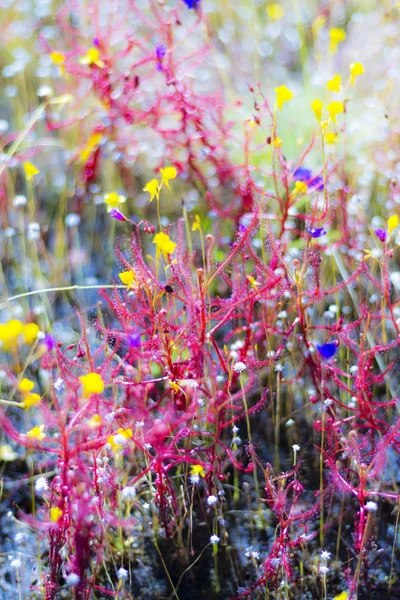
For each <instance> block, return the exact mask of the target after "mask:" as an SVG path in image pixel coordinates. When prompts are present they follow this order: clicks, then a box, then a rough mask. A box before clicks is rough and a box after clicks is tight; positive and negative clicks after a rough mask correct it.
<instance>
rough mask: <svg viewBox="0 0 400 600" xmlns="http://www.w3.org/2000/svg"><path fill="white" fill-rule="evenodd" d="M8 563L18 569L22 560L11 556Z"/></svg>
mask: <svg viewBox="0 0 400 600" xmlns="http://www.w3.org/2000/svg"><path fill="white" fill-rule="evenodd" d="M10 565H11V567H12V568H13V569H19V568H20V567H22V562H21V561H20V559H19V558H13V559H12V561H11V562H10Z"/></svg>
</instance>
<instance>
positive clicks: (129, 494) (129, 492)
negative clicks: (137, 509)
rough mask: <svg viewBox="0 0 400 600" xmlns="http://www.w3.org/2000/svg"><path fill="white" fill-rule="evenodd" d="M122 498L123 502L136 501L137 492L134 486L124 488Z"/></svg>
mask: <svg viewBox="0 0 400 600" xmlns="http://www.w3.org/2000/svg"><path fill="white" fill-rule="evenodd" d="M121 498H122V500H134V499H135V498H136V490H135V488H134V487H133V485H130V486H127V487H124V488H123V489H122V490H121Z"/></svg>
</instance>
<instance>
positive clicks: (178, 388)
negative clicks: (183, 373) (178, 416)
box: [169, 381, 181, 393]
mask: <svg viewBox="0 0 400 600" xmlns="http://www.w3.org/2000/svg"><path fill="white" fill-rule="evenodd" d="M169 387H170V388H171V389H172V390H174V392H176V393H177V392H180V391H181V388H180V387H179V385H178V384H177V383H175V381H170V382H169Z"/></svg>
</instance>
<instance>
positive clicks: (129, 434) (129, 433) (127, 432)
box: [117, 429, 133, 440]
mask: <svg viewBox="0 0 400 600" xmlns="http://www.w3.org/2000/svg"><path fill="white" fill-rule="evenodd" d="M117 433H118V435H122V437H124V438H126V439H127V440H130V439H131V438H132V437H133V433H132V429H118V431H117Z"/></svg>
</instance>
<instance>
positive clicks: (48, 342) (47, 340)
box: [43, 333, 56, 350]
mask: <svg viewBox="0 0 400 600" xmlns="http://www.w3.org/2000/svg"><path fill="white" fill-rule="evenodd" d="M43 344H45V346H47V350H53V348H55V346H56V340H55V339H54V338H53V336H52V335H50V333H46V335H45V336H44V338H43Z"/></svg>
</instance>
